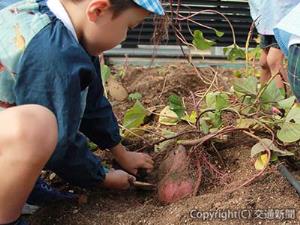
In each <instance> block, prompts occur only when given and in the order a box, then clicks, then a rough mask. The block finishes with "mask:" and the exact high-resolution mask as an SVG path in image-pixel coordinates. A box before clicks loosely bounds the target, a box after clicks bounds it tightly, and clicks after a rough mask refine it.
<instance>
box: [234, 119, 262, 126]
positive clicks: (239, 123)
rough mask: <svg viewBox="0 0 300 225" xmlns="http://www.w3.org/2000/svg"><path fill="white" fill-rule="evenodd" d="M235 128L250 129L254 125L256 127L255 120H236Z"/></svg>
mask: <svg viewBox="0 0 300 225" xmlns="http://www.w3.org/2000/svg"><path fill="white" fill-rule="evenodd" d="M236 121H237V126H236V127H238V128H250V127H254V126H255V125H257V122H256V120H254V119H249V118H241V119H237V120H236Z"/></svg>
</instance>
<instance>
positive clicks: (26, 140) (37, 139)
mask: <svg viewBox="0 0 300 225" xmlns="http://www.w3.org/2000/svg"><path fill="white" fill-rule="evenodd" d="M0 124H1V128H0V146H4V147H5V145H9V144H12V145H17V144H20V145H24V147H25V146H27V149H28V151H30V150H31V151H42V149H44V151H43V152H42V154H46V155H51V154H52V152H53V151H54V148H55V146H56V143H57V133H58V131H57V122H56V118H55V116H54V115H53V113H52V112H51V111H49V110H48V109H46V108H45V107H42V106H39V105H24V106H18V107H13V108H9V109H7V110H5V111H3V112H1V113H0ZM28 146H29V147H28ZM29 149H30V150H29ZM45 151H46V152H45Z"/></svg>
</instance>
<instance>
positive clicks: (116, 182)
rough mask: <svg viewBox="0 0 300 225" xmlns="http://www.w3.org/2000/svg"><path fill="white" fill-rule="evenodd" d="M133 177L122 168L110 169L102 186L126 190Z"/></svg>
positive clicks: (133, 179)
mask: <svg viewBox="0 0 300 225" xmlns="http://www.w3.org/2000/svg"><path fill="white" fill-rule="evenodd" d="M135 180H136V179H135V177H134V176H132V175H130V174H128V173H126V172H125V171H123V170H110V171H109V172H108V173H107V174H106V177H105V180H104V182H103V185H104V187H107V188H111V189H118V190H126V189H128V188H129V187H130V184H131V183H133V182H134V181H135Z"/></svg>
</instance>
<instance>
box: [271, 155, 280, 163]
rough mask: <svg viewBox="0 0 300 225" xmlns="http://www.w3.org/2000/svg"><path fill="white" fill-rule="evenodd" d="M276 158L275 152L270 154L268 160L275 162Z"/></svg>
mask: <svg viewBox="0 0 300 225" xmlns="http://www.w3.org/2000/svg"><path fill="white" fill-rule="evenodd" d="M277 160H278V156H277V154H276V153H272V154H271V159H270V162H276V161H277Z"/></svg>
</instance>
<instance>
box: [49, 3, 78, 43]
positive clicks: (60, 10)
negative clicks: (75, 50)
mask: <svg viewBox="0 0 300 225" xmlns="http://www.w3.org/2000/svg"><path fill="white" fill-rule="evenodd" d="M47 6H48V8H49V9H50V10H51V12H52V13H53V14H54V15H55V16H56V17H57V18H58V19H60V20H61V21H62V22H63V24H64V25H65V26H66V28H67V29H68V30H69V31H71V33H72V34H73V36H74V38H75V39H76V40H77V41H78V38H77V35H76V32H75V28H74V26H73V24H72V22H71V19H70V17H69V15H68V13H67V11H66V10H65V8H64V6H63V5H62V3H61V2H60V0H48V1H47Z"/></svg>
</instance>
